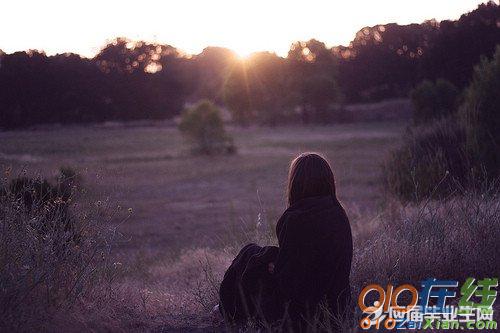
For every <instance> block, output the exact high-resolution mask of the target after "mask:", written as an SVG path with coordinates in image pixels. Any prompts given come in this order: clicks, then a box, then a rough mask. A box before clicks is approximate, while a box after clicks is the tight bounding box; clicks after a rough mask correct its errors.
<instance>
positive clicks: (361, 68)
mask: <svg viewBox="0 0 500 333" xmlns="http://www.w3.org/2000/svg"><path fill="white" fill-rule="evenodd" d="M497 44H500V7H499V5H497V4H496V3H494V2H489V3H485V4H481V5H479V6H478V8H477V9H476V10H474V11H472V12H470V13H467V14H464V15H462V16H461V17H460V18H459V19H458V20H456V21H441V22H437V21H434V20H430V21H425V22H423V23H421V24H409V25H398V24H395V23H390V24H383V25H375V26H373V27H365V28H362V29H361V30H359V31H358V32H357V33H356V35H355V38H354V40H353V41H352V42H351V43H350V44H349V45H348V46H338V47H332V48H328V47H327V46H326V45H325V44H324V43H322V42H320V41H317V40H314V39H313V40H309V41H299V42H296V43H293V45H292V46H291V47H290V50H289V52H288V55H287V56H286V57H279V56H277V55H276V54H274V53H269V52H259V53H255V54H253V55H251V56H250V57H249V58H247V59H240V58H239V57H238V56H236V54H235V53H233V52H232V51H230V50H229V49H225V48H220V47H207V48H206V49H204V50H203V51H202V52H201V53H200V54H197V55H186V54H183V53H182V52H181V51H179V50H177V49H176V48H175V47H173V46H170V45H160V44H155V43H149V42H143V41H131V40H128V39H125V38H117V39H116V40H114V41H112V42H110V43H108V44H107V45H105V46H104V47H103V48H102V49H101V51H100V52H99V53H98V54H97V55H96V56H95V57H93V58H91V59H88V58H83V57H81V56H79V55H77V54H72V53H66V54H58V55H55V56H47V55H45V54H44V53H43V52H39V51H35V50H30V51H26V52H16V53H12V54H5V53H3V52H1V51H0V127H1V128H18V127H26V126H31V125H34V124H42V123H62V124H65V123H84V122H103V121H115V120H120V121H127V120H137V119H168V118H172V117H174V116H176V115H178V114H180V112H181V111H182V109H183V108H184V106H185V105H186V103H193V102H196V101H198V100H201V99H208V100H211V101H213V102H214V103H216V104H218V105H222V106H225V107H227V108H228V109H229V110H230V111H231V112H232V115H233V119H235V120H236V121H237V122H239V123H241V124H249V123H260V124H269V125H275V124H279V123H282V122H285V121H301V122H329V121H332V120H335V117H337V116H339V114H340V113H341V112H342V105H343V104H344V103H355V102H372V101H378V100H382V99H386V98H393V97H406V96H408V93H409V91H411V89H412V88H414V87H415V86H416V85H417V84H418V83H419V82H421V81H422V80H424V79H428V80H431V81H435V80H436V79H446V80H448V81H450V82H451V83H453V84H454V85H455V86H457V87H458V88H460V89H461V88H464V87H465V86H467V84H468V83H469V81H470V78H471V75H472V70H473V66H474V65H475V64H476V63H478V62H479V60H480V57H481V55H484V56H488V57H490V56H491V55H492V54H493V53H494V50H495V45H497Z"/></svg>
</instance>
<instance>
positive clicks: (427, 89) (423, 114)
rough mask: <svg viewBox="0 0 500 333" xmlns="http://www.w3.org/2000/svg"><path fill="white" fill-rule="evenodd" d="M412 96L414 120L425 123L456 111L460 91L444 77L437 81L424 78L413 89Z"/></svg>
mask: <svg viewBox="0 0 500 333" xmlns="http://www.w3.org/2000/svg"><path fill="white" fill-rule="evenodd" d="M410 97H411V101H412V104H413V121H414V122H415V124H423V123H426V122H429V121H431V120H433V119H438V118H442V117H446V116H449V115H451V114H453V113H455V112H456V111H457V108H458V103H459V97H460V91H459V90H458V89H457V87H455V86H454V85H453V84H452V83H450V82H449V81H446V80H443V79H439V80H437V81H436V82H435V83H434V82H431V81H428V80H424V81H422V82H421V83H420V84H419V85H418V86H417V87H416V88H415V89H413V90H412V91H411V94H410Z"/></svg>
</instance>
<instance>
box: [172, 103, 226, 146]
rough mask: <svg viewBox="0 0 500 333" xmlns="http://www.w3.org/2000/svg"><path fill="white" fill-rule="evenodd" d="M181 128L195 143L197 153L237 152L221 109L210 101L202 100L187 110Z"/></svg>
mask: <svg viewBox="0 0 500 333" xmlns="http://www.w3.org/2000/svg"><path fill="white" fill-rule="evenodd" d="M179 129H180V130H181V132H182V133H183V134H184V135H185V136H186V137H187V138H188V140H189V141H190V142H191V143H192V144H193V151H194V152H196V153H201V154H214V153H234V152H235V147H234V145H233V140H232V138H231V137H230V136H229V135H228V134H227V133H226V131H225V129H224V122H223V120H222V117H221V114H220V111H219V109H218V108H217V107H216V106H215V105H214V104H212V103H211V102H209V101H202V102H200V103H198V104H197V105H196V106H194V107H193V108H191V109H187V110H185V111H184V112H183V113H182V118H181V122H180V124H179Z"/></svg>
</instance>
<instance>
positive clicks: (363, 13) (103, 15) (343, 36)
mask: <svg viewBox="0 0 500 333" xmlns="http://www.w3.org/2000/svg"><path fill="white" fill-rule="evenodd" d="M313 2H314V3H313V4H311V3H308V4H307V5H306V4H302V5H301V4H300V3H298V2H297V1H292V2H288V3H283V2H282V1H276V2H273V3H272V4H264V1H262V0H259V1H256V2H254V3H251V4H250V3H248V2H238V3H234V1H233V2H231V1H230V0H218V1H216V2H215V3H210V4H209V3H206V2H202V1H197V0H190V1H186V2H183V3H180V4H175V5H170V6H169V5H168V4H165V3H161V2H158V1H153V2H152V7H153V8H151V7H150V8H149V11H147V10H146V11H145V12H144V9H142V11H134V8H133V7H132V5H133V2H131V1H122V2H121V3H118V2H116V1H109V2H106V3H102V4H99V3H98V2H97V1H96V0H92V1H90V5H85V6H79V7H80V8H75V7H77V6H68V5H67V4H66V3H64V2H62V1H60V0H56V1H51V2H50V3H49V4H46V3H37V2H36V1H27V3H28V5H27V6H29V7H30V8H31V10H30V11H29V12H26V11H23V10H22V9H21V8H20V7H22V6H21V4H20V3H14V2H13V3H9V4H7V5H4V6H5V7H6V8H4V10H3V11H2V12H3V13H4V15H3V16H2V15H1V14H0V29H2V30H3V31H7V30H10V31H11V33H10V34H9V36H7V37H6V38H4V39H3V41H2V42H1V44H0V50H2V51H3V52H5V53H13V52H17V51H27V50H38V51H41V52H45V53H46V54H47V55H54V54H64V53H76V54H79V55H80V56H82V57H87V58H92V57H94V56H95V55H96V54H97V53H98V52H99V51H100V50H101V48H102V47H104V46H105V45H106V44H107V43H109V42H111V41H112V40H114V39H116V38H118V37H123V38H127V39H130V40H133V41H138V40H141V41H146V42H152V43H158V44H168V45H172V46H174V47H175V48H177V49H178V50H179V51H181V52H182V53H184V54H187V55H195V54H199V53H201V52H202V51H203V49H205V48H207V47H223V48H227V49H230V50H232V51H234V52H235V53H236V54H238V55H239V56H242V57H244V56H248V55H250V54H252V53H255V52H265V51H267V52H272V53H276V54H277V55H279V56H283V57H285V56H286V55H287V53H288V50H289V48H290V45H291V44H292V43H293V42H295V41H306V40H310V39H317V40H319V41H321V42H324V43H325V44H326V46H327V47H334V46H339V45H345V46H347V45H348V44H349V43H350V42H351V41H352V40H353V39H354V37H355V34H356V32H357V31H359V30H360V29H362V28H364V27H367V26H374V25H378V24H388V23H397V24H401V25H405V24H411V23H422V22H424V21H426V20H431V19H435V20H437V21H443V20H456V19H458V18H459V17H460V16H461V15H462V14H465V13H468V12H470V11H472V10H474V9H475V8H477V6H478V5H480V4H482V3H486V2H487V1H484V0H481V1H479V0H460V1H457V0H454V1H453V0H451V1H440V2H438V3H435V2H433V1H432V0H424V1H421V2H419V3H416V2H410V1H393V0H384V1H379V2H377V3H372V2H370V3H364V4H362V5H363V6H365V7H369V10H367V9H366V8H365V9H363V10H360V8H359V4H357V3H349V2H347V3H343V4H342V5H337V6H335V5H334V4H328V3H326V2H325V1H321V0H315V1H313ZM23 4H24V6H26V2H24V3H23ZM155 4H156V5H158V8H157V7H155ZM196 4H197V5H198V6H196ZM56 5H58V6H56ZM80 5H82V4H81V3H80ZM115 5H119V6H120V7H115ZM129 5H131V6H129ZM193 5H194V6H193ZM431 5H432V6H431ZM357 6H358V7H357ZM241 7H244V8H241ZM263 7H265V8H264V9H265V10H263ZM372 7H373V8H372ZM95 8H100V10H95ZM192 8H197V9H198V10H193V9H192ZM337 8H340V10H336V9H337ZM156 9H158V10H156ZM76 10H78V12H76ZM169 11H170V12H169ZM9 12H12V13H18V12H21V13H23V15H24V16H23V19H21V18H20V17H19V16H18V15H12V14H10V13H9ZM165 12H167V13H172V14H170V16H165V18H164V19H163V20H162V18H163V15H164V13H165ZM278 12H279V13H281V15H280V16H276V14H275V13H278ZM40 13H42V14H43V15H40ZM109 13H113V16H111V17H110V16H109V15H108V14H109ZM5 14H7V15H5ZM144 14H147V15H149V16H142V15H144ZM134 15H135V16H134ZM138 15H139V16H138ZM19 21H24V22H28V23H25V24H24V26H23V27H22V28H18V29H15V30H13V29H12V26H15V24H16V22H19ZM297 21H299V22H300V24H297V23H296V22H297ZM200 26H201V28H199V27H200ZM103 27H106V28H103ZM179 27H181V29H182V30H180V32H179V31H175V28H177V29H178V28H179ZM194 27H198V28H197V29H194ZM276 27H280V29H276Z"/></svg>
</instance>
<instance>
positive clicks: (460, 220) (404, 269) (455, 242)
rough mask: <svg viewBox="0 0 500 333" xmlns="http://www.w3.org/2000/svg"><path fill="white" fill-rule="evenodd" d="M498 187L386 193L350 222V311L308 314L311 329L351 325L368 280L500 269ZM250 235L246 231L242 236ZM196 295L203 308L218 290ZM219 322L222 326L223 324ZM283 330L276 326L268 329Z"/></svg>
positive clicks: (485, 273) (211, 282)
mask: <svg viewBox="0 0 500 333" xmlns="http://www.w3.org/2000/svg"><path fill="white" fill-rule="evenodd" d="M499 191H500V187H499V181H494V182H484V183H481V184H478V186H477V187H475V188H473V189H467V188H464V187H462V186H461V185H460V184H458V183H455V190H454V194H455V195H453V196H449V197H447V198H442V199H440V200H431V199H427V200H425V201H421V202H419V203H411V204H402V203H401V202H400V201H397V200H393V199H390V200H388V202H387V206H386V208H385V209H384V210H383V211H382V212H381V213H380V214H379V215H377V216H376V217H375V218H372V219H368V218H367V219H366V220H365V221H356V222H354V224H357V223H362V224H364V225H365V227H364V228H356V227H354V226H353V231H354V234H353V239H354V258H353V266H352V270H351V288H352V290H351V296H352V305H351V308H352V309H353V310H355V316H354V317H353V318H349V317H347V318H344V319H343V321H342V322H340V323H338V322H336V320H338V317H337V316H335V315H333V314H329V313H327V315H326V316H324V317H323V320H318V318H316V319H315V318H312V319H311V321H310V323H311V327H310V330H311V331H312V332H315V331H318V332H320V331H321V332H324V331H334V327H339V326H340V330H341V331H345V332H351V331H353V330H356V327H357V322H358V320H359V316H360V314H361V313H360V312H359V310H358V309H357V304H356V301H357V296H358V295H359V292H360V291H361V289H362V288H363V287H365V286H366V285H368V284H372V283H378V284H381V285H383V286H385V285H387V284H388V283H392V284H394V285H399V284H403V283H412V284H414V285H415V286H416V287H417V288H418V287H419V284H420V281H422V280H424V279H427V278H429V277H435V278H442V279H456V280H459V281H464V280H465V279H466V278H467V277H476V278H484V277H495V276H496V274H497V272H499V271H500V262H499V261H498V258H499V256H500V248H499V247H498V246H497V243H498V239H500V192H499ZM361 219H362V218H361ZM249 236H251V234H247V237H246V238H245V239H246V240H248V239H249ZM255 236H258V237H256V238H255V239H254V240H253V241H256V242H258V243H259V241H260V242H262V241H269V237H268V236H267V235H266V236H265V237H262V234H259V233H255ZM260 244H261V245H266V243H264V244H263V243H260ZM267 244H268V243H267ZM241 245H243V243H241V244H240V246H241ZM235 248H237V247H235V244H234V243H232V244H230V249H231V251H230V252H222V253H221V252H219V256H220V255H222V256H224V257H225V261H226V262H227V263H229V262H230V260H231V259H232V258H233V257H234V254H233V249H235ZM219 268H220V266H219ZM205 269H206V268H205ZM222 274H223V271H218V272H217V271H216V272H215V276H219V278H221V277H222ZM213 276H214V275H212V277H213ZM203 283H205V284H206V285H207V286H211V287H210V288H211V290H216V289H217V288H218V285H219V283H220V279H219V280H217V279H213V278H211V279H208V278H207V279H203ZM198 297H200V298H202V299H203V302H204V304H207V306H206V307H205V308H206V309H208V308H210V307H211V306H213V305H215V304H217V303H218V298H217V294H216V293H213V292H212V293H206V294H198ZM325 318H326V319H327V320H326V321H325ZM219 325H220V327H223V328H225V329H227V327H226V326H224V324H219ZM267 327H268V328H269V327H270V326H267ZM328 327H330V328H329V329H328ZM229 329H231V328H230V327H229ZM240 329H241V328H240ZM242 330H243V331H249V332H252V331H256V330H258V327H256V326H255V323H249V325H248V326H247V327H245V328H243V329H242ZM286 330H287V328H286V327H281V326H278V327H274V328H272V329H271V331H276V332H280V331H286Z"/></svg>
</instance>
